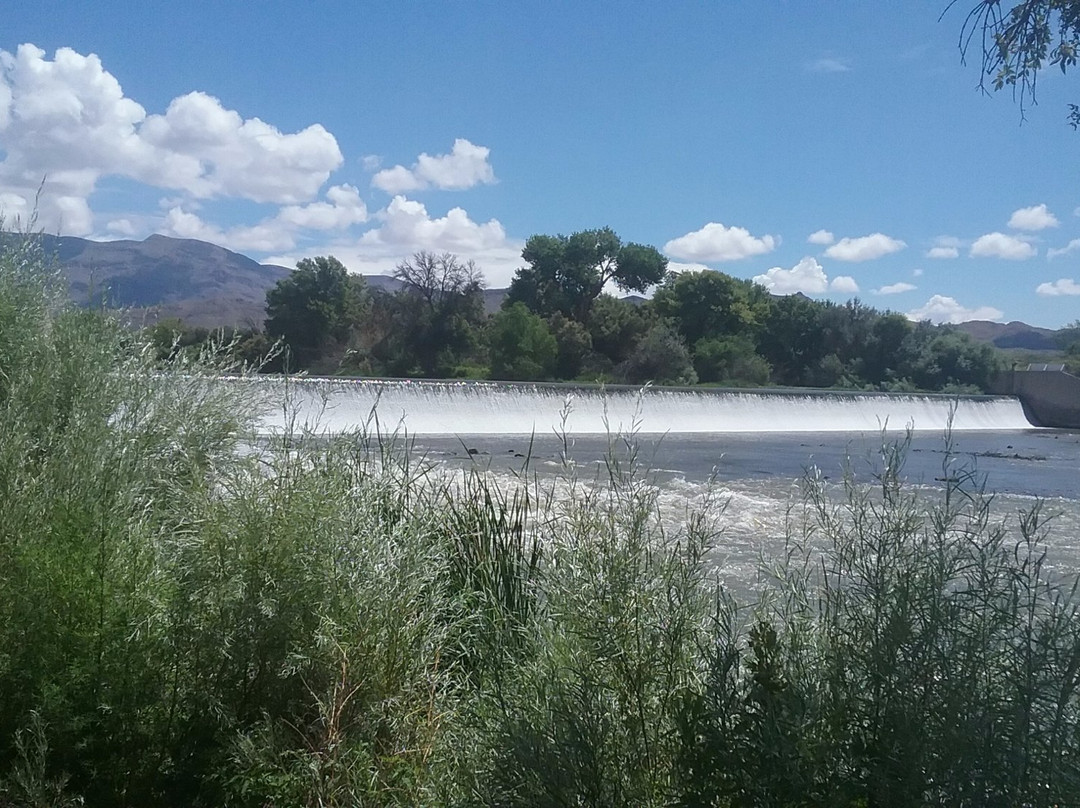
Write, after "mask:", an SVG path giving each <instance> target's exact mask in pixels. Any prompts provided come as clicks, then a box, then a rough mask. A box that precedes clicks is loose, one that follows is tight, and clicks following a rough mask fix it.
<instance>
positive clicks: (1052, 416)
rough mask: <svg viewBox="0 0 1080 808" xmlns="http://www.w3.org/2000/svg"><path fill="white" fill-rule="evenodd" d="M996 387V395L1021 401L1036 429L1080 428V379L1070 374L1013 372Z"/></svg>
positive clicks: (1028, 371)
mask: <svg viewBox="0 0 1080 808" xmlns="http://www.w3.org/2000/svg"><path fill="white" fill-rule="evenodd" d="M1029 367H1038V366H1037V365H1034V366H1029ZM994 388H995V389H994V391H993V392H995V393H998V394H1001V395H1012V396H1016V397H1017V398H1019V399H1020V403H1021V404H1023V406H1024V414H1025V415H1026V416H1027V418H1028V420H1029V421H1031V423H1033V424H1034V425H1035V426H1052V427H1058V428H1061V429H1080V378H1078V377H1076V376H1073V375H1072V374H1071V373H1066V372H1065V371H1063V370H1056V369H1055V370H1010V371H1007V372H1005V373H1002V374H1001V376H1000V377H999V378H998V379H997V381H996V383H995V385H994Z"/></svg>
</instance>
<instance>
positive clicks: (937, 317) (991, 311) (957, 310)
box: [906, 295, 1005, 324]
mask: <svg viewBox="0 0 1080 808" xmlns="http://www.w3.org/2000/svg"><path fill="white" fill-rule="evenodd" d="M906 316H907V318H908V319H909V320H914V321H916V322H918V321H920V320H930V321H931V322H934V323H953V324H955V323H965V322H968V321H969V320H1000V319H1001V318H1002V317H1004V316H1005V315H1004V313H1003V312H1002V311H1000V310H999V309H995V308H994V307H993V306H980V307H978V308H974V309H969V308H966V307H964V306H962V305H960V304H959V303H958V302H957V301H956V298H953V297H946V296H945V295H934V296H933V297H931V298H930V299H929V300H927V301H926V303H925V304H924V305H922V306H920V307H919V308H917V309H912V310H911V311H909V312H908V313H907V315H906Z"/></svg>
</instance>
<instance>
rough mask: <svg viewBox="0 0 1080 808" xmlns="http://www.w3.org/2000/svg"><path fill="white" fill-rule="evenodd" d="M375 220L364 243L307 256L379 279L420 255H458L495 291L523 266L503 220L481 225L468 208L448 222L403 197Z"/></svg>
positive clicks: (339, 243) (289, 256)
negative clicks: (327, 258) (325, 257)
mask: <svg viewBox="0 0 1080 808" xmlns="http://www.w3.org/2000/svg"><path fill="white" fill-rule="evenodd" d="M372 219H374V220H375V221H376V222H378V225H377V226H376V227H374V228H372V229H370V230H368V231H367V232H365V233H363V234H362V235H361V236H360V237H359V238H345V237H343V238H338V239H335V240H333V241H331V242H329V243H326V244H325V245H314V244H311V245H305V253H306V254H307V255H312V254H330V253H332V254H333V255H335V256H337V258H338V259H340V260H341V261H342V262H343V263H344V264H345V266H347V267H348V268H349V269H350V270H352V271H353V272H361V273H363V274H374V275H378V274H387V273H390V272H392V271H393V269H394V267H395V266H396V265H397V264H398V263H400V262H401V261H402V260H404V259H406V258H408V257H409V256H411V255H412V254H413V253H415V252H417V251H419V250H428V251H431V252H452V253H455V254H457V255H458V256H460V257H461V258H463V259H465V260H473V261H475V262H476V264H477V266H478V267H479V268H480V269H481V270H482V271H483V273H484V276H485V278H486V279H487V282H488V284H489V285H490V286H493V287H505V286H508V285H509V284H510V280H511V278H512V277H513V274H514V271H515V270H516V269H517V268H518V267H519V266H521V249H522V247H523V244H522V243H521V242H520V241H518V240H515V239H512V238H510V237H508V236H507V235H506V231H505V230H504V229H503V226H502V224H501V223H500V222H499V221H498V220H497V219H490V220H489V221H487V222H476V221H474V220H473V219H472V218H470V216H469V214H468V213H467V212H466V211H465V210H463V209H462V208H452V209H451V210H449V211H448V212H447V213H446V215H445V216H432V215H431V214H429V213H428V210H427V208H426V207H425V206H424V205H423V204H422V203H420V202H417V201H415V200H412V199H408V198H406V197H405V196H403V195H398V196H395V197H394V198H393V199H392V200H391V201H390V204H389V205H387V207H386V208H385V209H384V210H381V211H379V212H377V213H375V214H373V216H372ZM302 257H304V256H303V255H300V254H294V253H284V254H279V255H274V256H272V257H271V258H268V259H267V261H268V262H269V263H276V264H280V265H282V266H291V265H292V264H294V263H295V262H296V261H297V260H299V259H300V258H302Z"/></svg>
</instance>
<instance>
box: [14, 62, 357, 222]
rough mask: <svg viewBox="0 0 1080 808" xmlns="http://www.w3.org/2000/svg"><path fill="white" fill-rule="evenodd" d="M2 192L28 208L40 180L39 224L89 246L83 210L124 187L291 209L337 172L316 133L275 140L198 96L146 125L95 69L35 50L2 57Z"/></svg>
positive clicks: (179, 101) (315, 128)
mask: <svg viewBox="0 0 1080 808" xmlns="http://www.w3.org/2000/svg"><path fill="white" fill-rule="evenodd" d="M0 88H2V89H0V109H2V110H3V112H0V143H2V146H3V151H4V153H5V154H4V159H3V161H2V162H0V187H4V188H5V192H6V193H8V194H11V195H13V196H18V197H19V198H20V199H22V201H23V203H25V204H32V201H33V198H34V194H35V193H36V191H37V188H38V185H39V184H40V182H41V180H42V178H43V177H46V178H47V181H46V185H45V192H44V193H43V194H42V198H41V210H40V214H41V220H40V221H41V224H42V226H43V227H45V228H46V229H50V230H52V229H56V230H59V231H62V232H65V233H71V234H75V235H84V234H87V233H90V232H91V231H92V229H93V214H92V212H91V210H90V207H89V204H88V198H89V197H90V195H91V194H92V193H93V192H94V190H95V188H96V186H97V183H98V181H99V180H100V179H101V178H102V177H105V176H119V177H125V178H128V179H132V180H135V181H136V182H140V183H144V184H148V185H152V186H155V187H159V188H169V189H173V190H177V191H181V192H183V193H184V194H186V195H188V196H190V197H193V198H210V197H238V198H243V199H249V200H252V201H255V202H268V203H276V204H298V203H302V202H306V201H308V200H310V199H311V198H312V197H314V196H315V195H316V194H317V193H318V190H319V188H320V187H322V185H323V184H324V183H325V182H326V180H327V179H328V178H329V176H330V172H331V171H333V170H334V169H336V168H337V167H338V166H339V165H340V164H341V162H342V156H341V152H340V150H339V149H338V145H337V141H336V140H335V139H334V137H333V135H331V134H330V133H329V132H327V131H326V130H325V129H324V128H323V127H322V126H320V125H319V124H313V125H312V126H309V127H307V128H306V129H303V130H301V131H300V132H296V133H292V134H288V133H282V132H281V131H279V130H278V129H276V128H275V127H273V126H271V125H270V124H268V123H265V122H264V121H261V120H259V119H258V118H249V119H244V118H243V117H241V116H240V114H239V113H237V112H235V111H233V110H229V109H226V108H224V107H223V106H222V104H221V102H220V101H218V100H217V99H216V98H213V97H212V96H209V95H207V94H205V93H200V92H193V93H188V94H187V95H183V96H180V97H178V98H176V99H174V100H173V101H172V103H170V104H169V106H168V108H167V109H166V111H165V112H164V113H163V114H154V115H148V114H147V113H146V110H145V109H144V108H143V107H142V106H141V105H140V104H138V103H137V102H135V101H134V100H132V99H130V98H127V97H126V96H125V95H124V92H123V89H122V88H121V86H120V83H119V82H118V81H117V80H116V78H115V77H114V76H113V75H112V74H111V73H109V72H108V71H107V70H105V68H104V67H103V66H102V63H101V60H100V59H99V58H98V57H97V56H95V55H93V54H90V55H88V56H84V55H82V54H80V53H77V52H76V51H74V50H72V49H71V48H60V49H58V50H57V51H56V53H55V54H54V57H53V59H51V60H50V59H47V58H46V55H45V52H44V51H43V50H41V49H40V48H37V47H35V46H34V45H29V44H25V45H20V46H19V48H18V49H17V50H16V52H15V53H14V54H12V53H8V52H6V51H0Z"/></svg>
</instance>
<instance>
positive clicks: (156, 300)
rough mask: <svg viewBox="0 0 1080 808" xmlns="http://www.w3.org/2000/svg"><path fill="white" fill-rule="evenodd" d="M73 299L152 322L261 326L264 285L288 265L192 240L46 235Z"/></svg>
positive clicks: (281, 275)
mask: <svg viewBox="0 0 1080 808" xmlns="http://www.w3.org/2000/svg"><path fill="white" fill-rule="evenodd" d="M43 247H44V249H45V252H46V254H47V255H51V256H53V257H54V258H55V259H56V260H57V261H58V262H59V264H60V269H61V272H62V273H63V275H64V277H65V278H66V280H67V282H68V289H69V292H70V294H71V298H72V300H74V301H75V302H76V303H79V304H80V305H82V304H87V303H98V302H101V303H104V304H105V305H107V306H109V307H111V308H122V309H125V310H126V311H127V312H128V316H129V319H131V320H132V321H133V322H137V323H143V322H146V323H150V322H154V321H157V320H160V319H164V318H167V317H179V318H181V319H183V320H184V322H185V323H187V324H189V325H202V326H208V327H212V326H221V325H235V326H258V327H261V326H262V321H263V317H264V316H265V311H264V307H265V305H266V290H267V289H269V288H270V287H272V286H273V285H274V284H276V283H277V282H278V281H279V280H281V279H282V278H284V277H286V276H287V275H288V274H289V270H287V269H285V268H284V267H278V266H266V265H263V264H260V263H258V262H257V261H253V260H252V259H250V258H248V257H246V256H243V255H240V254H239V253H234V252H232V251H231V250H226V249H225V248H224V247H218V246H216V245H214V244H208V243H206V242H205V241H195V240H193V239H176V238H169V237H168V236H158V235H154V236H150V237H149V238H147V239H145V240H143V241H88V240H87V239H82V238H74V237H71V236H44V237H43Z"/></svg>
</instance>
